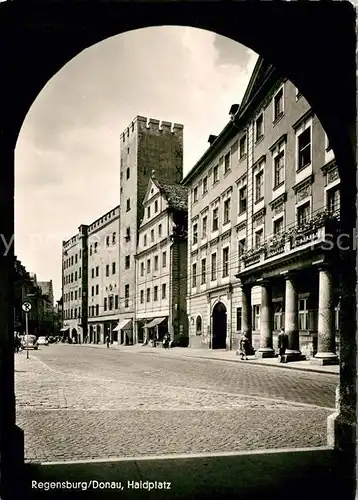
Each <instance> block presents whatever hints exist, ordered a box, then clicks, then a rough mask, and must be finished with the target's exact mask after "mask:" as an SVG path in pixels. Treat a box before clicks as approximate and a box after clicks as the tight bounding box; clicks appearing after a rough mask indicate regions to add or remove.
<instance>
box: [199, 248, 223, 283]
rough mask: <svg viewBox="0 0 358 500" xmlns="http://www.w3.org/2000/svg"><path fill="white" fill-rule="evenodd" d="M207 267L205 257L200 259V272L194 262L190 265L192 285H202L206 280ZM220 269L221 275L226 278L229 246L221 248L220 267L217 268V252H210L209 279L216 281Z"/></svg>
mask: <svg viewBox="0 0 358 500" xmlns="http://www.w3.org/2000/svg"><path fill="white" fill-rule="evenodd" d="M208 271H209V269H208V265H207V259H206V257H204V258H203V259H201V264H200V274H199V273H198V264H197V263H196V262H195V263H194V264H193V265H192V287H193V288H196V287H197V285H198V284H200V285H204V284H205V283H206V282H207V279H208V274H209V272H208ZM219 271H221V273H222V277H223V278H227V277H228V276H229V247H228V246H227V247H225V248H223V249H222V266H221V269H219V268H218V259H217V253H216V252H215V253H212V254H211V260H210V280H211V281H216V280H217V278H218V272H219Z"/></svg>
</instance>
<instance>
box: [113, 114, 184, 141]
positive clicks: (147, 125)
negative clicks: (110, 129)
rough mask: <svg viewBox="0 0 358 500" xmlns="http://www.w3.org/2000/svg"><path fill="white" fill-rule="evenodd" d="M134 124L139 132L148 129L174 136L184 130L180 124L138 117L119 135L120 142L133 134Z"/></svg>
mask: <svg viewBox="0 0 358 500" xmlns="http://www.w3.org/2000/svg"><path fill="white" fill-rule="evenodd" d="M135 123H137V124H138V128H139V129H140V130H144V129H150V130H154V131H157V130H159V131H164V132H168V131H170V132H171V133H172V134H175V133H176V132H179V131H182V130H183V129H184V125H182V124H180V123H175V122H167V121H165V120H158V119H157V118H151V117H147V116H141V115H138V116H136V117H135V118H134V120H133V121H132V122H131V123H130V125H129V126H128V127H127V128H126V129H125V130H124V132H122V134H121V135H120V138H121V141H122V142H126V140H127V139H128V138H129V137H130V136H131V134H132V133H134V131H135V129H136V127H135Z"/></svg>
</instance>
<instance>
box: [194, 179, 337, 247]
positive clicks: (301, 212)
mask: <svg viewBox="0 0 358 500" xmlns="http://www.w3.org/2000/svg"><path fill="white" fill-rule="evenodd" d="M243 189H246V186H245V187H243V188H241V190H240V192H242V190H243ZM244 196H245V198H244ZM239 200H240V201H241V202H242V203H243V206H245V207H246V193H245V195H244V194H242V197H241V198H239ZM227 201H229V202H230V200H227ZM244 201H245V203H244ZM227 207H228V205H225V206H224V224H225V220H227V217H228V215H227V213H228V212H227V210H228V208H227ZM339 208H340V190H339V187H338V186H337V187H334V188H331V189H327V209H328V210H329V211H330V212H331V213H335V212H337V211H338V210H339ZM218 214H219V208H218V207H216V208H214V209H213V210H212V228H211V230H212V232H214V231H217V230H218V228H219V215H218ZM310 216H311V202H310V201H307V202H306V203H303V204H301V205H299V206H298V207H297V209H296V224H297V225H302V224H304V223H305V222H307V221H308V220H309V218H310ZM198 227H199V224H198V222H195V223H194V224H193V228H192V244H193V245H196V244H198V242H199V233H198ZM272 229H273V231H272V234H274V235H275V234H279V233H280V232H282V231H283V230H284V217H283V215H282V216H281V217H278V218H276V219H274V220H273V221H272ZM207 236H208V216H207V215H205V216H203V217H202V219H201V239H205V238H207ZM263 238H264V229H263V228H260V229H257V230H256V231H254V242H255V246H260V245H261V244H262V241H263ZM243 241H245V240H243Z"/></svg>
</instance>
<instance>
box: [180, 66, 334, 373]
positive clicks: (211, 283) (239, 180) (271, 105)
mask: <svg viewBox="0 0 358 500" xmlns="http://www.w3.org/2000/svg"><path fill="white" fill-rule="evenodd" d="M231 114H232V119H231V120H230V121H229V123H228V124H227V125H226V127H225V128H224V129H223V130H222V132H221V133H220V134H219V135H218V136H217V137H216V138H214V139H213V138H212V139H211V143H210V147H209V148H208V150H207V151H206V152H205V153H204V155H203V156H202V158H201V159H200V160H199V161H198V162H197V164H196V165H195V166H194V168H193V169H192V170H191V171H190V172H189V174H188V175H187V176H186V178H185V179H184V181H183V184H184V185H185V186H187V187H188V189H189V190H190V191H189V206H188V210H189V228H190V230H189V238H188V266H189V269H190V278H191V279H190V283H189V286H188V314H189V315H190V345H193V346H203V347H207V348H224V349H225V348H226V349H236V348H237V347H238V339H239V335H240V333H241V332H243V331H246V332H247V333H248V334H249V337H250V338H251V339H252V342H253V344H254V346H255V348H256V349H257V354H258V355H259V356H262V357H266V356H273V355H274V349H275V347H276V336H277V333H278V332H279V330H280V328H281V327H284V328H285V330H286V332H287V333H288V335H289V349H288V355H289V357H290V358H291V359H302V354H303V355H305V356H306V357H313V356H314V357H315V359H316V361H317V362H319V363H326V362H330V363H336V362H337V356H336V342H337V341H338V332H337V329H338V314H339V292H338V289H337V288H338V278H337V275H336V269H335V266H334V265H333V262H334V254H335V252H334V250H332V251H330V250H329V248H328V245H326V248H325V245H324V243H325V241H326V239H328V236H334V234H336V231H337V224H338V219H339V196H340V195H339V193H340V190H339V183H340V179H339V175H338V169H337V165H336V162H335V159H334V156H333V152H332V151H331V150H330V146H329V144H328V142H327V137H326V135H325V132H324V130H323V128H322V125H321V124H320V122H319V120H318V118H317V117H316V116H315V115H314V113H313V111H312V110H311V108H310V105H309V103H308V102H307V101H306V100H305V99H304V98H303V96H301V95H300V93H299V91H298V90H297V89H296V88H295V86H294V85H293V84H292V83H291V82H290V81H288V80H287V79H283V78H281V77H280V76H279V75H278V74H277V72H276V70H275V68H273V67H272V66H271V65H269V64H267V63H266V62H265V61H264V60H263V59H262V58H260V59H259V60H258V62H257V64H256V67H255V69H254V72H253V75H252V77H251V80H250V82H249V85H248V88H247V91H246V93H245V96H244V98H243V101H242V103H241V106H240V107H237V109H236V110H234V112H232V113H231Z"/></svg>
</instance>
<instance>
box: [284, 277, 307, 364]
mask: <svg viewBox="0 0 358 500" xmlns="http://www.w3.org/2000/svg"><path fill="white" fill-rule="evenodd" d="M285 332H286V333H287V335H288V349H287V350H286V356H287V361H301V360H304V359H306V358H305V356H303V355H302V353H301V351H300V334H299V329H298V295H297V286H296V281H295V275H294V274H293V273H289V274H287V275H286V276H285Z"/></svg>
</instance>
